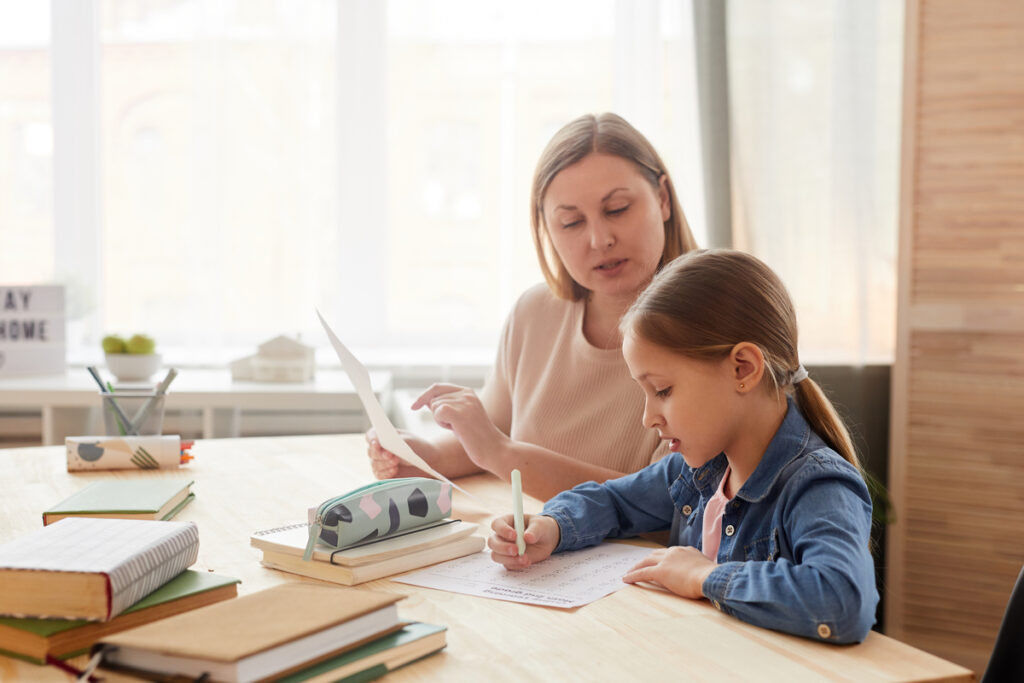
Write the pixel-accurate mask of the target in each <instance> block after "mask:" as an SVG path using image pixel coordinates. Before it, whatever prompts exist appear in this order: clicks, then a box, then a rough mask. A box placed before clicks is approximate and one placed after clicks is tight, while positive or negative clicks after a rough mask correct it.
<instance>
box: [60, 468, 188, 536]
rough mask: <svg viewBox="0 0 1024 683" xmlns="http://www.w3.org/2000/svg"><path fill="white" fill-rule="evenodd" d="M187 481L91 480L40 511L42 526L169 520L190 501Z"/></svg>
mask: <svg viewBox="0 0 1024 683" xmlns="http://www.w3.org/2000/svg"><path fill="white" fill-rule="evenodd" d="M192 483H193V482H192V481H191V480H189V479H103V480H100V481H94V482H93V483H91V484H89V485H88V486H86V487H85V488H84V489H82V490H80V491H78V492H77V493H74V494H72V495H71V496H68V497H67V498H65V499H64V500H62V501H61V502H59V503H57V504H56V505H54V506H53V507H51V508H50V509H49V510H45V511H44V512H43V524H44V525H45V524H52V523H54V522H57V521H60V520H62V519H64V518H65V517H100V518H103V519H170V518H172V517H174V515H176V514H178V511H179V510H181V509H182V508H183V507H185V506H186V505H188V504H189V503H190V502H192V499H193V498H195V494H194V493H192V492H191V490H190V489H191V487H192Z"/></svg>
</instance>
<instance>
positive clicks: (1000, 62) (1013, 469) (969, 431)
mask: <svg viewBox="0 0 1024 683" xmlns="http://www.w3.org/2000/svg"><path fill="white" fill-rule="evenodd" d="M906 28H907V40H906V54H905V64H904V72H905V79H904V112H903V136H904V137H903V168H902V188H901V219H900V223H901V225H900V263H899V322H898V325H897V330H898V332H897V335H898V339H897V357H896V364H895V366H894V368H893V399H892V444H891V449H890V487H891V489H892V494H893V498H894V502H895V504H896V513H897V523H896V524H895V525H893V527H892V528H891V529H890V532H889V547H888V561H889V567H888V570H889V571H888V578H887V590H886V599H887V603H886V615H887V616H886V632H887V633H888V634H890V635H892V636H894V637H896V638H899V639H901V640H904V641H907V642H909V643H911V644H913V645H916V646H918V647H921V648H924V649H926V650H930V651H932V652H934V653H936V654H938V655H940V656H942V657H945V658H947V659H952V660H954V661H957V662H960V663H962V664H964V665H966V666H969V667H971V668H973V669H975V670H976V671H978V672H979V674H980V673H981V671H983V670H984V667H985V663H986V662H987V661H988V656H989V654H990V651H991V647H992V643H993V641H994V638H995V634H996V631H997V630H998V627H999V622H1000V620H1001V618H1002V614H1003V611H1004V609H1005V605H1006V599H1007V597H1008V596H1009V593H1010V589H1011V587H1012V585H1013V581H1014V580H1015V579H1016V576H1017V574H1018V572H1019V571H1020V569H1021V566H1022V564H1024V2H1014V1H1011V0H998V1H997V0H980V1H977V2H962V1H960V0H911V1H910V2H908V3H907V13H906Z"/></svg>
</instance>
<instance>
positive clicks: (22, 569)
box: [0, 517, 199, 621]
mask: <svg viewBox="0 0 1024 683" xmlns="http://www.w3.org/2000/svg"><path fill="white" fill-rule="evenodd" d="M198 553H199V530H198V529H197V528H196V525H195V524H194V523H193V522H154V521H146V520H138V519H96V518H93V517H69V518H67V519H62V520H60V521H59V522H55V523H53V524H51V525H49V526H44V527H42V528H40V529H37V530H35V531H33V532H31V533H28V534H24V535H22V536H19V537H18V538H16V539H14V540H13V541H9V542H8V543H4V544H3V545H0V615H5V616H15V617H52V618H58V619H86V620H89V621H108V620H110V619H112V618H113V617H116V616H117V615H118V614H120V613H121V612H123V611H124V610H126V609H127V608H128V607H130V606H131V605H133V604H135V603H136V602H138V601H139V600H141V599H142V598H144V597H145V596H146V595H149V594H150V593H152V592H153V591H154V590H156V589H157V588H159V587H160V586H162V585H163V584H165V583H167V582H168V581H170V580H171V579H172V578H174V577H175V576H177V575H178V574H180V573H181V572H182V571H183V570H185V569H186V568H188V567H189V566H191V565H192V564H193V563H194V562H195V561H196V558H197V556H198Z"/></svg>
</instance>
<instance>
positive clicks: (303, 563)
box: [249, 520, 485, 586]
mask: <svg viewBox="0 0 1024 683" xmlns="http://www.w3.org/2000/svg"><path fill="white" fill-rule="evenodd" d="M447 521H448V522H449V523H446V524H440V525H437V526H433V527H431V528H428V529H424V530H420V531H415V532H412V533H408V534H406V535H404V536H396V537H389V538H386V539H384V540H380V541H376V542H372V543H367V544H365V545H361V546H358V547H353V548H346V549H344V550H335V549H333V548H331V547H329V546H326V545H323V544H317V545H315V546H314V549H313V555H312V559H310V560H303V559H302V554H303V551H304V550H305V547H306V542H307V539H308V538H309V531H308V529H309V525H308V524H302V523H300V524H292V525H288V526H284V527H278V528H276V529H267V530H265V531H257V532H255V533H254V534H253V535H252V536H250V539H249V541H250V543H251V545H253V546H254V547H256V548H259V549H260V550H262V551H263V559H262V562H263V565H264V566H265V567H269V568H271V569H278V570H281V571H286V572H291V573H293V574H301V575H302V576H309V577H312V578H316V579H321V580H323V581H332V582H334V583H340V584H343V585H348V586H351V585H356V584H359V583H364V582H366V581H372V580H374V579H380V578H383V577H386V576H392V575H394V574H400V573H401V572H405V571H409V570H411V569H419V568H420V567H426V566H428V565H431V564H436V563H437V562H444V561H446V560H451V559H455V558H457V557H463V556H465V555H470V554H472V553H476V552H479V551H480V550H482V549H483V547H484V545H485V540H484V538H483V537H481V536H476V535H473V532H474V531H476V530H477V528H478V526H477V525H476V524H472V523H470V522H463V521H461V520H447Z"/></svg>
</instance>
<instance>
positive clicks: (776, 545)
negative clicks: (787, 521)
mask: <svg viewBox="0 0 1024 683" xmlns="http://www.w3.org/2000/svg"><path fill="white" fill-rule="evenodd" d="M781 553H782V551H781V543H780V541H779V530H778V529H772V530H771V533H770V534H769V535H767V536H762V537H760V538H757V539H754V540H753V541H751V542H750V543H747V544H746V545H744V546H743V559H744V560H746V561H747V562H764V561H769V562H774V561H775V560H777V559H779V556H780V555H781Z"/></svg>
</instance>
